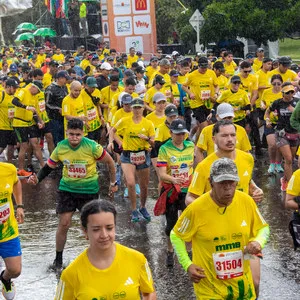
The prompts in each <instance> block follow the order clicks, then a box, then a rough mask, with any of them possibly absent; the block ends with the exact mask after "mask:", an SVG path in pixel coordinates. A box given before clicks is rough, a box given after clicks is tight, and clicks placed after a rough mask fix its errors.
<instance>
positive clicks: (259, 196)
mask: <svg viewBox="0 0 300 300" xmlns="http://www.w3.org/2000/svg"><path fill="white" fill-rule="evenodd" d="M251 197H252V198H253V200H254V201H255V202H256V203H259V202H261V201H262V200H263V198H264V192H263V190H262V189H261V188H259V187H258V188H256V189H255V190H254V191H253V193H252V195H251Z"/></svg>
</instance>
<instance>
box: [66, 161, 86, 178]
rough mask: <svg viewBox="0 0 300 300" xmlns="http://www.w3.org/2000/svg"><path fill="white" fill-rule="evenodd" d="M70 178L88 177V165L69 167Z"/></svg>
mask: <svg viewBox="0 0 300 300" xmlns="http://www.w3.org/2000/svg"><path fill="white" fill-rule="evenodd" d="M68 176H69V177H71V178H84V177H86V165H84V164H74V165H69V166H68Z"/></svg>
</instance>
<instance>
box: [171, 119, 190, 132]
mask: <svg viewBox="0 0 300 300" xmlns="http://www.w3.org/2000/svg"><path fill="white" fill-rule="evenodd" d="M170 130H171V131H172V133H175V134H178V133H189V131H188V130H187V129H186V123H185V121H184V120H182V119H176V120H174V121H173V122H172V123H171V125H170Z"/></svg>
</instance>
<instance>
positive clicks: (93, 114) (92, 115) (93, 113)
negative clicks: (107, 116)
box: [87, 108, 97, 121]
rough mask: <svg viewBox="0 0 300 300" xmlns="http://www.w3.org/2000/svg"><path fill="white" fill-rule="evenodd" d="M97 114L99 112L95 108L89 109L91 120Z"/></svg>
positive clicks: (89, 118) (88, 113)
mask: <svg viewBox="0 0 300 300" xmlns="http://www.w3.org/2000/svg"><path fill="white" fill-rule="evenodd" d="M96 116H97V112H96V109H95V108H92V109H90V110H88V111H87V117H88V120H89V121H91V120H94V119H96Z"/></svg>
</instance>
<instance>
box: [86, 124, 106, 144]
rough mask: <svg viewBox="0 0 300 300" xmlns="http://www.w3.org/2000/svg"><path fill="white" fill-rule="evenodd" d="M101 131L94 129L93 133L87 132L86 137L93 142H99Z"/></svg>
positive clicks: (100, 128)
mask: <svg viewBox="0 0 300 300" xmlns="http://www.w3.org/2000/svg"><path fill="white" fill-rule="evenodd" d="M102 130H103V129H102V127H99V128H98V129H96V130H94V131H91V132H88V135H87V137H88V138H89V139H90V140H93V141H95V142H99V141H100V138H101V132H102Z"/></svg>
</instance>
